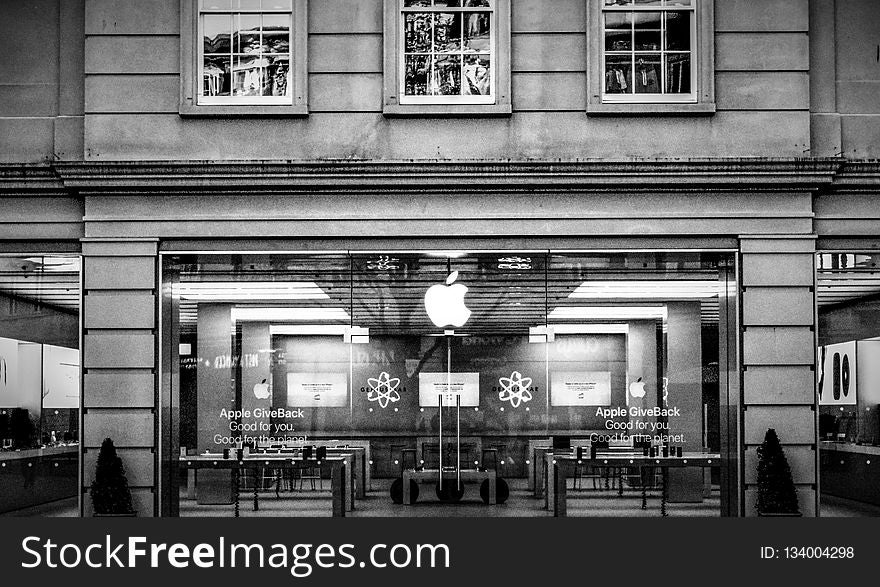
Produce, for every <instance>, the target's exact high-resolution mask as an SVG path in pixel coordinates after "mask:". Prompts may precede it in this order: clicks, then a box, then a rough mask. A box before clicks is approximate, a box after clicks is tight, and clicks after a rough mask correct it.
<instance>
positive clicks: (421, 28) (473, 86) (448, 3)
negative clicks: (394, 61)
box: [400, 0, 495, 104]
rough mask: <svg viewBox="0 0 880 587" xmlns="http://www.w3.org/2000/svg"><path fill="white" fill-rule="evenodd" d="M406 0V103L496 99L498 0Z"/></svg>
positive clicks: (403, 87)
mask: <svg viewBox="0 0 880 587" xmlns="http://www.w3.org/2000/svg"><path fill="white" fill-rule="evenodd" d="M402 2H403V7H402V10H401V18H402V19H403V23H402V25H403V30H404V36H403V59H402V60H401V63H400V67H401V73H402V75H401V80H400V82H401V83H400V97H401V103H409V104H419V103H423V104H425V103H428V104H437V103H440V104H447V103H455V102H460V103H469V104H491V103H492V102H494V101H495V99H494V91H495V88H494V85H495V84H494V83H493V78H494V77H495V75H494V66H493V61H494V58H493V54H494V53H495V15H494V12H495V6H494V4H495V2H494V0H402Z"/></svg>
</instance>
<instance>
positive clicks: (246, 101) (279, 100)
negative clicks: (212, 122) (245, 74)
mask: <svg viewBox="0 0 880 587" xmlns="http://www.w3.org/2000/svg"><path fill="white" fill-rule="evenodd" d="M202 3H203V0H199V12H198V19H199V23H198V28H197V30H198V39H199V40H198V42H197V47H198V65H199V73H198V79H199V85H198V94H197V98H196V99H197V100H198V103H199V105H206V106H215V105H229V104H233V105H234V104H243V105H251V104H253V105H260V104H270V105H282V106H290V105H291V104H293V75H292V71H293V59H294V55H293V51H294V46H293V36H294V35H293V31H294V28H293V27H294V25H295V23H294V21H293V20H294V14H293V12H294V11H293V8H292V6H291V9H290V10H280V9H278V10H271V9H270V10H263V9H262V8H261V9H258V10H255V9H231V10H228V11H227V10H202V9H201V6H202ZM212 14H229V15H232V23H233V27H232V29H230V36H229V45H230V47H229V58H230V62H229V67H230V74H231V76H232V77H233V78H234V76H235V74H234V71H235V59H236V56H237V55H236V53H235V51H233V50H232V49H233V47H232V44H233V38H234V37H235V15H238V14H257V15H261V16H262V15H263V14H284V15H287V16H289V17H290V28H289V29H288V32H287V42H288V47H289V49H288V55H289V59H290V61H289V64H288V67H287V91H288V95H287V96H205V95H204V93H203V92H204V89H205V84H204V81H203V80H204V68H205V55H204V49H205V44H204V42H202V38H203V33H202V31H203V29H204V27H203V24H204V19H205V15H212ZM231 84H232V80H230V85H231Z"/></svg>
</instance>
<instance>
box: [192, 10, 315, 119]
mask: <svg viewBox="0 0 880 587" xmlns="http://www.w3.org/2000/svg"><path fill="white" fill-rule="evenodd" d="M185 4H190V6H189V8H190V10H191V12H190V13H189V14H188V15H187V14H186V12H187V11H186V10H185V11H184V13H185V14H184V23H183V24H184V27H185V30H186V31H188V32H191V33H192V36H193V38H192V39H191V40H184V41H183V43H184V47H183V48H184V49H185V51H184V52H183V65H184V68H186V67H190V68H191V69H190V72H189V73H190V77H191V79H192V84H191V87H189V88H187V89H188V90H189V91H187V92H185V94H187V95H185V96H182V106H181V113H184V114H197V113H200V112H205V113H209V114H213V113H236V112H237V113H244V114H272V113H281V114H284V113H294V114H296V113H304V110H305V104H306V100H305V89H306V88H305V67H306V61H305V59H306V57H305V44H306V30H307V29H306V23H305V18H306V16H305V15H306V12H305V0H195V2H192V3H189V2H187V3H185ZM187 17H188V19H187ZM186 83H187V81H186V80H184V84H186ZM297 106H301V107H302V108H301V110H302V111H300V110H298V109H296V108H295V107H297ZM206 107H207V108H206ZM211 107H220V108H211ZM236 107H244V108H241V109H236ZM253 107H268V108H265V109H254V108H253ZM279 107H281V108H279ZM283 107H289V108H286V109H285V108H283Z"/></svg>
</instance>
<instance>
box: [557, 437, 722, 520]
mask: <svg viewBox="0 0 880 587" xmlns="http://www.w3.org/2000/svg"><path fill="white" fill-rule="evenodd" d="M575 465H582V466H584V467H597V468H603V467H613V468H624V469H625V468H637V469H639V471H640V477H642V478H644V476H643V475H641V470H642V469H644V468H651V469H657V468H659V469H660V471H661V474H662V475H661V478H662V481H661V496H660V515H661V516H663V517H666V516H667V512H666V500H667V497H668V495H667V483H666V481H667V473H668V470H669V469H672V468H676V469H681V468H687V467H699V468H704V469H705V468H711V467H720V466H721V455H719V454H712V453H704V452H696V453H694V452H688V453H684V454H683V455H682V456H680V457H646V456H644V455H635V454H629V455H625V454H614V453H600V454H597V455H596V457H595V458H590V457H589V455H586V456H584V458H581V459H578V458H577V457H576V456H575V455H568V454H566V455H553V454H546V455H545V456H544V467H543V468H544V470H545V474H546V475H547V482H546V483H545V485H546V498H545V501H544V506H545V509H549V510H551V511H552V512H553V515H554V516H556V517H564V516H565V515H566V511H567V510H566V504H567V499H568V482H567V480H568V478H569V477H571V476H572V473H573V472H574V469H575ZM647 497H648V496H647V488H646V486H645V485H644V484H642V509H647V507H648V499H647Z"/></svg>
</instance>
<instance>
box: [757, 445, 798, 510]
mask: <svg viewBox="0 0 880 587" xmlns="http://www.w3.org/2000/svg"><path fill="white" fill-rule="evenodd" d="M757 509H758V515H759V516H761V517H799V516H800V515H801V512H800V506H799V505H798V499H797V489H796V488H795V486H794V481H793V480H792V478H791V469H790V468H789V466H788V460H787V459H786V458H785V452H784V451H783V450H782V445H781V444H779V437H778V436H777V435H776V430H774V429H773V428H769V429H768V430H767V434H766V435H765V436H764V442H763V443H762V444H761V446H759V447H758V502H757Z"/></svg>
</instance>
